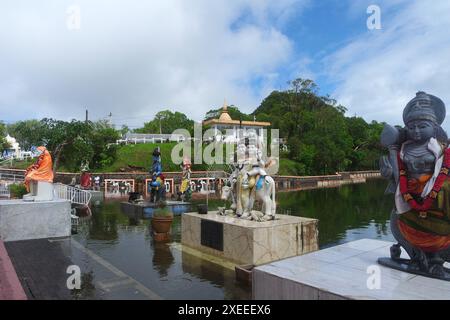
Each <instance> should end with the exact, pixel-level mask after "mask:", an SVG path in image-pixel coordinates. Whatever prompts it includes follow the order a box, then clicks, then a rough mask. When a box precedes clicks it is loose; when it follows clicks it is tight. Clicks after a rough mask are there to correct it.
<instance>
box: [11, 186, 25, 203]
mask: <svg viewBox="0 0 450 320" xmlns="http://www.w3.org/2000/svg"><path fill="white" fill-rule="evenodd" d="M9 192H10V193H11V197H12V198H18V199H22V197H23V196H24V195H25V194H27V193H28V192H27V188H26V187H25V185H24V184H23V183H20V184H11V185H9Z"/></svg>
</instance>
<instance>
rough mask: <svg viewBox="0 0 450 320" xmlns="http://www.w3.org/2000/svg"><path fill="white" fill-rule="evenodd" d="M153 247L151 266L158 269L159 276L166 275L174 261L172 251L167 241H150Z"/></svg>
mask: <svg viewBox="0 0 450 320" xmlns="http://www.w3.org/2000/svg"><path fill="white" fill-rule="evenodd" d="M151 244H152V247H153V259H152V262H153V268H154V269H155V270H157V271H158V273H159V275H160V276H161V277H167V275H168V270H169V268H170V267H171V266H172V264H173V263H174V262H175V258H174V257H173V254H172V251H171V250H170V247H169V245H168V243H167V242H158V241H152V242H151Z"/></svg>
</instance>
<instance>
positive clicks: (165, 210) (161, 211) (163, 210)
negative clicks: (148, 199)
mask: <svg viewBox="0 0 450 320" xmlns="http://www.w3.org/2000/svg"><path fill="white" fill-rule="evenodd" d="M153 217H155V218H157V217H167V218H168V217H173V212H172V210H171V209H170V208H169V207H167V206H166V207H159V208H157V209H156V210H155V211H154V213H153Z"/></svg>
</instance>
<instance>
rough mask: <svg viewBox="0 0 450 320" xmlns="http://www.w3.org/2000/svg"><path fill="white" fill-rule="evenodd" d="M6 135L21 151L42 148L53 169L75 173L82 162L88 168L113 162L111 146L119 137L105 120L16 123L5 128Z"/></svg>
mask: <svg viewBox="0 0 450 320" xmlns="http://www.w3.org/2000/svg"><path fill="white" fill-rule="evenodd" d="M8 132H9V134H10V135H11V136H13V137H15V138H16V140H17V142H19V144H20V145H21V146H22V148H23V149H24V150H29V149H30V148H31V147H33V146H34V147H37V146H39V145H44V146H46V147H47V149H48V150H49V151H50V153H51V154H52V157H53V161H54V169H55V170H56V169H57V168H59V167H60V166H61V167H64V168H65V169H67V170H72V171H78V170H79V169H80V166H81V164H83V163H89V166H90V168H91V169H96V168H102V167H105V166H108V165H110V164H111V163H113V162H114V161H115V159H116V146H115V145H111V143H114V142H115V141H116V140H117V139H118V138H119V136H120V135H119V132H117V131H116V130H115V129H114V128H112V127H110V126H109V125H108V123H107V122H105V121H98V122H90V121H89V122H84V121H78V120H72V121H70V122H66V121H62V120H55V119H47V118H45V119H42V120H40V121H38V120H26V121H19V122H17V123H14V124H12V125H10V126H8Z"/></svg>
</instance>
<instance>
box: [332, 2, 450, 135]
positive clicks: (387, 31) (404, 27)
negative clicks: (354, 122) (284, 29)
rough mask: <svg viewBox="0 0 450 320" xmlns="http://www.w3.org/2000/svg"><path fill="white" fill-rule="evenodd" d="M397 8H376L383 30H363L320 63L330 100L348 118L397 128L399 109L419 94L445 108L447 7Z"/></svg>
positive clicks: (449, 63) (449, 48)
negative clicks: (329, 82) (343, 109)
mask: <svg viewBox="0 0 450 320" xmlns="http://www.w3.org/2000/svg"><path fill="white" fill-rule="evenodd" d="M400 4H401V6H400ZM396 5H397V7H396V8H393V7H390V6H384V5H383V4H381V5H380V7H381V17H382V30H374V31H369V30H366V31H365V32H364V33H363V35H361V36H359V37H358V38H356V39H353V40H352V41H350V42H349V43H348V44H347V45H346V46H345V47H343V48H341V49H340V50H338V51H337V52H335V53H333V54H331V55H329V56H328V57H327V58H326V59H325V61H324V62H325V66H326V70H327V75H328V77H329V78H330V79H332V80H333V81H334V82H335V84H336V90H335V92H334V93H333V94H332V96H333V97H336V98H337V100H338V101H339V102H340V103H342V104H343V105H345V106H347V107H348V108H349V112H348V113H349V114H351V115H353V114H354V113H356V114H357V115H359V116H363V117H364V118H365V119H366V120H379V121H387V122H389V123H391V124H401V123H402V118H401V115H402V110H403V108H404V106H405V105H406V103H407V102H408V101H409V100H410V99H412V98H413V97H414V96H415V93H416V92H417V91H419V90H423V91H426V92H428V93H431V94H434V95H436V96H438V97H440V98H441V99H443V100H444V102H445V103H446V104H447V107H448V108H450V90H449V86H450V19H449V13H450V2H449V1H444V0H442V1H424V0H420V1H414V2H411V1H404V2H402V1H396ZM444 127H447V129H448V126H447V125H444Z"/></svg>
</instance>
